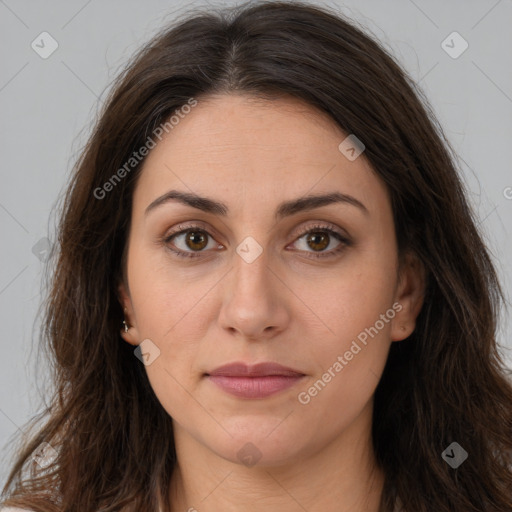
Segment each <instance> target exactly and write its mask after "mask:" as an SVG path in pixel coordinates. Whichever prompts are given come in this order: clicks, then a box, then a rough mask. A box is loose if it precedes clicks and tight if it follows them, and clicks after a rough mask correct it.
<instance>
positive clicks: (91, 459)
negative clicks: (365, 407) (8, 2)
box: [3, 1, 512, 512]
mask: <svg viewBox="0 0 512 512" xmlns="http://www.w3.org/2000/svg"><path fill="white" fill-rule="evenodd" d="M235 91H236V92H242V93H245V94H247V95H253V96H259V97H262V98H276V97H279V96H281V95H291V96H294V97H296V98H299V99H302V100H303V101H305V102H307V103H308V104H310V105H312V106H314V107H316V108H317V109H318V110H320V111H323V112H326V113H327V114H328V115H330V117H331V118H332V119H333V120H334V121H335V122H336V123H337V124H338V125H339V126H340V127H341V128H342V129H343V130H344V131H345V132H347V133H351V134H352V133H353V134H356V136H357V137H358V138H359V139H360V140H361V141H362V142H363V143H364V145H365V147H366V149H365V153H364V154H365V156H366V158H367V159H368V160H369V162H370V163H371V165H372V167H373V169H374V170H375V172H376V173H377V175H378V176H379V177H380V179H382V180H383V182H384V183H385V184H386V185H387V188H388V190H389V194H390V197H391V202H392V208H393V213H394V220H395V228H396V233H397V238H398V244H399V251H400V254H404V252H405V251H413V252H414V253H415V254H416V255H417V256H418V257H419V259H420V260H421V261H422V263H423V264H424V266H425V269H426V275H427V289H426V295H425V302H424V306H423V309H422V311H421V313H420V315H419V318H418V321H417V327H416V330H415V332H414V333H413V334H412V335H411V336H410V337H409V338H408V339H407V340H406V341H403V342H396V343H393V344H392V347H391V351H390V353H389V358H388V361H387V364H386V367H385V370H384V373H383V376H382V378H381V381H380V383H379V385H378V387H377V390H376V395H375V405H374V420H373V421H374V422H373V431H372V432H373V441H374V448H375V452H376V457H377V461H378V464H379V465H380V466H381V467H382V469H383V470H384V473H385V478H386V480H385V485H384V490H383V495H382V502H381V507H380V511H381V512H391V511H393V510H394V506H395V504H396V503H400V502H401V504H402V505H403V508H404V510H406V511H408V512H427V511H428V512H431V511H432V510H435V511H437V512H470V511H475V512H477V511H478V512H481V511H483V510H485V511H497V512H498V511H499V512H510V511H511V510H512V455H511V454H512V387H511V384H510V382H509V381H508V380H507V377H506V371H507V370H506V368H505V365H504V362H503V360H502V359H501V358H500V355H499V352H498V346H497V342H496V330H497V325H498V320H499V318H498V314H499V312H500V309H501V306H502V304H503V295H502V292H501V290H500V286H499V283H498V280H497V277H496V273H495V270H494V267H493V263H492V261H491V259H490V257H489V253H488V251H487V249H486V247H485V245H484V244H483V242H482V237H481V235H480V233H479V231H478V229H477V222H476V219H475V216H474V214H473V213H472V211H471V210H470V208H469V206H468V203H467V200H466V197H465V190H464V187H463V184H462V183H461V180H460V178H459V177H458V174H457V170H456V164H455V163H454V162H455V161H456V158H455V157H454V156H453V154H454V152H453V150H452V149H451V148H450V145H449V143H448V142H447V141H446V139H445V137H444V135H443V132H442V129H441V127H440V126H439V124H438V122H437V121H436V120H435V117H434V115H433V113H432V110H431V108H430V107H429V106H428V102H427V100H426V99H425V97H424V95H423V94H422V92H421V90H419V89H418V87H417V86H416V85H415V84H414V82H413V81H412V80H411V79H410V78H409V77H408V76H407V74H406V73H405V72H404V71H403V70H402V69H401V68H400V66H399V65H398V64H397V63H396V62H395V60H394V59H393V58H392V57H390V56H389V55H388V54H387V53H386V52H385V51H384V50H383V49H382V48H381V46H380V45H379V44H378V43H377V42H375V41H374V40H372V39H371V38H369V37H368V36H367V35H366V34H365V33H364V32H363V31H362V30H361V29H359V28H357V27H355V26H354V24H353V23H352V22H350V21H347V20H345V19H344V18H342V17H341V16H340V15H339V14H337V13H334V12H331V11H330V10H328V9H326V8H318V7H315V6H313V5H310V4H306V3H301V2H273V1H265V2H262V3H257V4H254V3H253V2H251V3H250V5H247V4H246V5H242V6H238V7H236V8H230V9H227V10H220V11H219V12H217V13H211V12H202V11H200V12H194V13H193V15H190V16H188V17H187V18H186V19H181V20H178V21H177V22H175V23H174V24H173V26H172V27H170V28H167V29H166V30H165V31H163V32H162V33H161V34H159V35H158V36H157V37H156V38H154V40H152V41H151V42H150V43H149V44H147V45H146V46H145V47H144V48H143V49H142V50H140V51H139V53H138V54H137V55H136V56H135V58H134V60H133V62H132V63H131V65H130V66H129V67H128V68H127V69H126V70H125V71H124V72H123V73H122V74H121V76H119V78H118V79H117V81H116V83H115V84H114V87H113V89H112V91H111V93H110V96H109V98H108V100H107V101H106V103H105V106H104V108H103V111H102V114H101V116H100V118H99V120H98V122H97V125H96V127H95V129H94V132H93V133H92V135H91V137H90V139H89V142H88V144H87V146H86V148H85V150H84V151H83V153H82V156H81V158H80V160H79V161H78V163H77V165H76V168H75V172H74V174H73V177H72V180H71V182H70V184H69V189H68V190H67V192H66V195H65V198H64V202H63V206H62V213H61V221H60V224H59V236H58V249H59V250H58V251H56V255H57V257H56V259H55V260H54V261H53V269H52V275H53V278H52V281H51V289H50V290H51V291H50V293H49V297H48V300H47V302H46V309H45V323H44V330H43V341H44V342H45V343H47V347H48V351H49V354H50V355H51V358H52V369H53V370H52V379H53V382H54V383H55V390H54V395H53V397H52V400H51V405H50V406H49V407H48V409H47V410H46V411H45V414H44V416H47V418H46V421H45V423H44V425H43V426H42V427H40V428H38V429H37V433H36V434H34V435H32V436H31V437H30V439H29V441H27V442H26V443H25V445H24V447H23V449H21V450H20V453H18V456H17V460H16V461H15V463H14V466H13V468H12V471H11V472H10V475H9V477H8V480H7V483H6V484H5V487H4V489H3V496H4V497H5V498H6V500H5V502H4V504H5V505H13V506H25V507H28V508H31V509H33V510H36V511H44V512H50V511H66V512H71V511H79V512H96V511H98V510H102V511H104V512H107V511H114V510H122V511H132V510H133V511H135V510H136V511H138V512H146V511H147V512H149V511H155V510H158V507H159V506H160V507H162V510H163V511H164V510H170V503H169V485H170V481H171V476H172V471H173V468H174V466H175V463H176V454H175V448H174V443H173V432H172V423H171V418H170V417H169V415H168V414H167V413H166V412H165V410H164V408H163V407H162V406H161V404H160V403H159V402H158V400H157V399H156V397H155V395H154V393H153V391H152V388H151V386H150V384H149V381H148V379H147V376H146V372H145V370H144V366H143V365H142V364H141V362H140V361H139V360H138V359H137V358H136V357H134V354H133V347H131V346H130V345H128V344H127V343H125V342H122V339H121V337H120V333H119V330H120V327H121V321H122V319H123V311H122V309H121V306H120V304H119V300H118V296H117V285H118V283H119V281H120V279H122V278H123V263H122V262H123V251H124V249H125V245H126V237H127V233H128V229H129V219H130V215H131V201H132V195H133V190H134V187H135V183H136V179H137V176H138V173H139V171H140V168H141V165H140V163H138V164H137V165H134V166H133V169H132V168H129V169H128V168H126V167H125V170H126V171H127V172H126V173H124V174H123V176H122V179H119V180H115V181H110V183H111V186H110V187H106V186H105V183H107V182H109V180H112V177H113V176H114V175H115V174H116V173H118V170H119V169H120V168H122V167H123V166H124V165H125V164H126V162H128V161H129V159H130V158H131V157H132V155H133V152H134V151H136V150H138V149H139V148H141V147H142V146H144V145H145V144H146V141H147V140H148V136H150V135H151V134H152V133H154V130H155V129H156V128H157V127H158V126H159V125H160V124H162V123H164V122H165V121H166V120H168V119H169V118H170V116H171V115H173V113H174V112H175V111H176V110H178V109H180V108H182V107H183V106H184V105H186V104H187V103H190V100H191V98H194V99H195V100H196V101H201V97H205V95H208V94H212V93H227V94H229V93H230V92H235ZM117 175H118V176H119V173H118V174H117ZM100 189H101V190H103V191H106V190H107V189H108V193H105V194H103V192H102V193H99V192H98V190H100ZM95 191H96V193H95ZM452 442H457V443H458V444H459V445H460V446H461V447H462V448H464V449H465V450H466V451H467V452H468V453H469V456H468V458H467V460H465V461H464V463H463V464H462V465H461V466H460V467H458V468H457V469H454V468H452V467H451V466H450V465H449V464H447V462H446V461H445V460H443V457H442V456H441V453H442V452H443V451H444V450H445V449H446V448H447V447H448V446H449V445H450V444H451V443H452ZM41 443H49V445H50V446H51V447H52V449H54V450H56V454H57V455H56V457H55V459H54V461H53V463H52V464H50V465H49V466H48V467H46V468H44V470H41V469H40V467H39V465H37V464H34V462H33V459H32V455H33V454H34V452H35V451H36V450H37V449H38V448H39V447H40V446H41ZM45 446H46V445H45Z"/></svg>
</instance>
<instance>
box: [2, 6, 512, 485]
mask: <svg viewBox="0 0 512 512" xmlns="http://www.w3.org/2000/svg"><path fill="white" fill-rule="evenodd" d="M235 3H236V2H218V1H217V2H212V3H205V2H189V3H187V2H180V1H158V0H151V1H144V2H142V1H138V2H137V1H133V0H131V1H120V0H117V1H113V0H110V1H99V0H89V1H86V0H74V1H46V2H37V1H35V0H34V1H29V0H0V34H1V35H0V37H1V43H2V44H0V54H1V62H2V65H1V67H0V112H1V114H0V115H1V119H2V130H1V138H0V144H1V161H0V169H1V171H0V172H1V180H0V183H1V187H0V235H1V239H2V250H1V258H2V259H1V265H0V322H1V328H2V333H3V334H2V338H1V344H2V345H1V348H2V351H3V357H2V358H1V360H0V365H1V371H0V379H1V381H0V393H1V394H0V397H1V398H0V460H1V461H2V463H1V465H0V485H3V483H4V482H5V477H6V475H7V469H8V466H9V463H8V462H7V461H8V459H9V457H10V454H11V451H12V449H13V448H14V446H15V445H14V437H13V436H14V434H15V433H16V432H18V429H21V430H22V431H25V432H26V430H27V428H26V426H25V422H26V421H27V420H28V419H29V418H30V417H32V416H33V415H34V414H35V413H37V412H38V411H39V410H41V407H42V400H43V398H44V396H45V393H46V391H45V390H46V387H45V386H48V385H49V384H48V379H47V378H45V376H46V375H47V368H46V365H45V362H44V360H43V359H42V358H40V357H37V355H38V351H37V337H38V332H39V330H38V318H37V311H38V307H39V305H40V303H41V298H42V294H41V290H42V288H41V286H42V285H41V278H42V276H43V273H44V251H45V242H44V239H45V238H46V237H48V238H49V239H50V240H54V239H55V237H54V229H53V225H54V222H53V220H54V219H52V221H51V222H49V218H50V213H51V210H52V207H53V206H54V204H55V201H56V200H57V197H58V195H59V194H60V193H61V191H62V189H63V186H64V184H65V182H66V181H67V178H68V176H69V172H70V169H71V167H72V165H73V163H74V161H75V159H76V157H77V156H78V154H79V151H80V149H81V147H82V146H83V144H84V143H85V141H86V139H87V135H88V134H89V132H90V129H91V126H92V122H93V120H94V117H95V115H96V114H97V111H98V107H99V106H100V105H101V102H102V100H103V99H104V98H105V93H106V92H107V91H108V88H109V84H110V83H111V80H112V79H113V78H114V77H115V76H116V74H117V73H118V71H119V70H120V69H121V68H122V66H123V64H124V63H125V62H126V60H127V59H128V58H129V56H130V55H131V54H132V53H133V52H134V51H135V50H136V49H137V48H138V47H139V46H140V45H141V44H142V43H144V42H145V41H147V40H148V39H149V38H150V37H151V36H152V35H153V34H154V33H155V31H157V30H158V29H159V28H161V27H162V26H163V25H164V24H165V23H166V22H170V21H172V20H173V19H174V18H175V16H176V14H180V13H182V12H183V10H184V7H185V6H186V7H187V8H188V7H191V6H206V7H208V6H212V7H215V6H226V5H234V4H235ZM312 3H317V4H319V5H322V4H321V3H320V2H312ZM323 5H328V6H336V7H337V8H338V9H339V11H340V12H341V13H343V14H346V15H348V16H350V17H351V18H353V19H355V20H358V21H359V22H360V23H362V24H363V25H364V26H365V27H367V28H368V30H369V31H371V32H372V33H373V34H374V36H375V37H376V38H378V39H379V40H380V41H382V42H383V44H384V45H385V47H386V48H387V49H388V50H389V51H390V52H392V53H393V54H394V55H395V56H396V57H397V58H398V59H399V61H400V62H401V63H402V64H403V66H404V67H405V68H406V69H407V71H408V72H409V73H410V75H411V76H412V77H413V78H414V79H415V80H416V81H419V82H420V85H421V87H422V89H423V91H424V92H425V94H426V95H427V97H428V99H429V101H430V102H431V104H432V106H433V107H434V110H435V112H436V114H437V116H438V118H439V120H440V122H441V124H442V126H443V129H444V131H445V134H446V136H447V137H448V139H449V140H450V142H451V143H452V145H453V147H454V149H455V151H456V152H457V153H458V155H459V157H460V166H461V170H462V172H463V175H464V178H465V181H466V183H467V185H468V187H469V189H470V198H471V201H472V203H473V205H474V208H475V211H476V213H477V215H478V217H479V219H480V223H481V225H482V227H483V230H484V232H485V236H486V239H487V242H488V244H489V246H490V249H491V252H492V253H493V255H494V258H495V260H496V263H497V266H498V270H499V272H500V274H501V277H502V280H503V283H504V287H505V290H506V292H507V296H508V297H510V295H511V294H510V291H511V289H512V268H511V265H512V242H511V240H510V234H511V233H512V222H511V219H512V215H511V214H512V173H511V163H510V162H511V161H512V141H511V136H512V115H511V114H512V66H511V63H512V62H511V60H512V59H511V58H510V57H511V49H512V31H511V30H510V26H511V22H512V1H511V0H499V1H497V0H478V1H476V0H473V1H468V0H451V1H449V2H447V1H446V0H434V1H430V0H429V1H428V2H427V1H426V0H424V1H421V0H414V1H413V0H388V1H382V0H380V1H379V0H360V1H357V0H347V1H343V2H342V1H338V2H335V1H330V2H325V3H324V4H323ZM45 31H46V32H48V33H50V34H51V36H52V37H53V38H54V39H55V40H56V41H57V43H58V48H57V50H56V51H55V52H54V53H53V54H52V55H50V56H49V57H48V58H46V59H43V58H41V57H40V55H39V54H38V53H36V51H34V50H33V49H32V47H31V43H32V42H33V41H34V40H35V41H36V43H38V44H39V45H40V47H41V46H42V45H43V44H42V43H41V38H40V37H38V36H39V35H40V34H41V33H42V32H45ZM453 31H457V32H458V33H459V34H460V35H461V36H462V37H463V38H464V39H465V40H466V41H467V43H468V44H469V47H468V48H467V50H466V51H465V52H464V53H462V54H461V55H460V56H459V57H458V58H452V57H451V56H450V55H448V54H447V53H446V51H445V50H444V49H443V47H442V46H441V43H442V41H443V40H445V39H446V38H447V36H448V35H449V34H451V33H452V32H453ZM45 41H46V42H45V43H44V47H45V49H46V50H48V48H49V47H50V46H49V42H48V40H47V39H46V40H45ZM447 44H449V45H450V46H453V48H452V50H451V51H452V52H453V51H457V50H459V49H460V48H461V45H460V41H457V40H456V39H454V41H453V43H452V42H451V39H450V38H449V39H448V43H447ZM42 50H43V49H42V48H41V49H40V50H39V51H42ZM41 239H43V242H40V240H41ZM34 246H36V249H34V250H33V248H34ZM508 316H509V312H505V314H504V316H503V322H502V326H501V335H500V341H501V343H502V344H504V345H507V346H508V347H509V350H508V351H507V352H506V353H505V354H504V356H505V358H506V360H507V362H508V364H509V366H511V367H512V351H511V350H510V348H512V341H511V339H512V336H511V334H512V332H511V326H510V323H509V322H508Z"/></svg>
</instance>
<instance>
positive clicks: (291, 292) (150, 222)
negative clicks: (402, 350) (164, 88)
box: [119, 95, 424, 512]
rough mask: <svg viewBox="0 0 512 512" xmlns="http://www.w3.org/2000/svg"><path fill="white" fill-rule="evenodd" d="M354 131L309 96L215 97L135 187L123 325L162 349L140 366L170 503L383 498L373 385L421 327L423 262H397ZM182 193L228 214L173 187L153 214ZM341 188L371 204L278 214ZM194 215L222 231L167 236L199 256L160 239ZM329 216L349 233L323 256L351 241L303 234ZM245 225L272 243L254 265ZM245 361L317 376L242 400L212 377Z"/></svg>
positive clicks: (280, 504) (162, 145)
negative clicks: (249, 453)
mask: <svg viewBox="0 0 512 512" xmlns="http://www.w3.org/2000/svg"><path fill="white" fill-rule="evenodd" d="M346 136H347V134H345V133H343V131H342V130H341V129H340V128H339V127H338V126H337V125H336V124H335V123H334V122H333V121H332V120H331V119H330V118H329V117H327V116H326V115H325V114H323V113H320V112H318V111H316V110H315V109H313V108H312V107H310V106H309V105H307V104H305V103H302V102H301V101H299V100H297V99H291V98H279V99H276V100H273V101H268V100H261V99H260V100H256V99H255V98H250V97H248V96H243V95H219V96H210V97H208V98H205V99H203V98H201V99H200V100H199V102H198V104H197V106H196V107H194V108H193V109H192V110H191V112H190V113H189V114H187V115H186V116H185V117H184V118H183V119H182V120H181V121H180V122H179V124H178V125H177V126H175V127H174V129H173V130H172V131H171V132H170V133H169V134H168V135H167V136H166V137H165V138H163V140H162V141H161V142H159V143H158V144H157V146H156V147H155V148H154V149H153V150H151V152H150V153H149V155H148V157H147V159H146V161H145V163H144V166H143V170H142V173H141V175H140V178H139V181H138V183H137V186H136V189H135V192H134V197H133V210H132V219H131V228H130V233H129V239H128V258H127V269H126V271H127V283H121V284H120V286H119V298H120V302H121V304H122V306H123V307H124V308H126V310H125V315H126V321H127V322H128V324H129V326H130V328H129V330H128V332H126V333H125V332H124V331H121V335H122V336H123V338H124V340H125V341H126V342H128V343H130V344H132V345H134V346H137V345H138V344H140V343H141V341H142V340H145V339H150V340H151V341H152V343H154V344H155V345H156V346H157V347H158V349H159V350H160V354H159V356H158V357H157V358H156V359H154V361H153V362H152V363H151V364H149V365H147V366H146V367H145V368H146V371H147V375H148V378H149V380H150V383H151V386H152V388H153V389H154V392H155V394H156V396H157V397H158V399H159V401H160V403H161V404H162V407H163V408H164V409H165V410H166V411H167V412H168V414H169V415H170V416H171V417H172V419H173V426H174V432H175V443H176V450H177V455H178V465H177V468H176V471H175V473H174V475H173V479H172V484H171V500H172V504H173V510H184V511H185V510H191V511H192V510H198V511H199V512H202V511H205V512H208V511H212V512H213V511H218V510H226V511H235V510H236V511H238V510H245V511H268V510H281V511H284V512H287V511H297V510H308V511H309V512H316V511H326V510H337V511H340V512H344V511H347V512H348V511H351V512H354V511H355V512H357V511H366V512H368V511H377V510H378V505H379V500H380V496H381V492H382V485H383V479H384V475H383V473H382V471H381V470H380V469H379V468H378V467H376V464H375V460H374V452H373V447H372V443H371V425H372V405H373V395H374V392H375V388H376V386H377V384H378V382H379V378H380V376H381V374H382V371H383V368H384V365H385V362H386V358H387V355H388V351H389V348H390V346H391V343H392V342H394V341H398V340H402V339H405V338H407V337H408V336H409V335H410V334H411V332H412V331H413V330H414V328H415V320H416V317H417V315H418V313H419V311H420V309H421V305H422V301H423V293H424V271H423V269H422V268H421V266H420V265H419V263H418V261H417V260H416V259H415V258H414V257H412V256H408V257H407V258H406V263H405V264H404V265H403V266H402V268H399V267H398V253H397V245H396V237H395V229H394V223H393V218H392V211H391V205H390V200H389V196H388V193H387V190H386V187H385V185H384V184H383V183H382V182H381V180H380V179H379V178H378V177H377V175H376V174H375V173H374V172H373V171H372V169H371V167H370V165H369V163H368V161H367V160H366V159H365V157H364V153H363V154H362V155H361V156H360V157H358V158H357V159H355V160H354V161H350V160H348V159H347V158H346V157H345V156H344V155H343V154H342V153H341V152H340V150H339V149H338V145H339V144H340V142H341V141H343V140H344V139H345V137H346ZM171 189H176V190H180V191H183V192H194V193H196V194H199V195H201V196H206V197H208V198H211V199H214V200H216V201H221V202H222V203H224V204H225V205H226V206H227V207H228V208H229V213H228V214H227V215H226V216H221V215H219V214H213V213H206V212H203V211H200V210H198V209H195V208H193V207H191V206H188V205H184V204H182V203H179V202H176V201H173V202H167V203H165V204H163V205H160V206H159V207H157V208H155V209H153V210H152V211H150V212H149V213H148V214H147V215H145V214H144V210H145V209H146V208H147V207H148V205H149V204H151V203H152V202H153V201H154V200H155V199H156V198H158V197H159V196H161V195H162V194H164V193H166V192H167V191H169V190H171ZM333 191H338V192H341V193H344V194H350V195H351V196H353V197H355V198H356V199H357V200H359V201H360V202H361V203H363V204H364V205H365V207H366V208H367V210H368V211H367V212H364V211H363V210H362V209H360V208H358V207H356V206H353V205H351V204H347V203H335V204H330V205H325V206H322V207H320V208H316V209H314V210H310V211H302V212H298V213H296V214H294V215H292V216H289V217H285V218H283V219H282V220H279V221H277V222H276V221H275V219H274V217H273V216H274V211H275V209H276V208H277V205H278V204H280V203H281V202H282V201H286V200H291V199H295V198H299V197H302V196H305V195H308V194H321V193H331V192H333ZM195 222H201V225H202V227H201V229H203V230H204V231H206V232H207V233H209V235H210V236H207V237H206V241H205V242H204V243H202V244H199V245H200V249H199V254H200V256H199V257H197V258H180V257H178V256H176V255H174V254H173V253H172V252H170V251H169V249H168V248H167V247H169V246H172V244H173V243H174V246H175V247H177V248H178V249H181V250H182V251H188V252H190V253H195V254H197V253H198V249H197V247H198V246H197V245H194V244H193V243H190V242H189V243H188V244H187V242H186V238H185V235H186V233H185V234H181V236H177V237H175V238H174V239H172V241H169V242H162V239H163V238H165V236H166V235H168V234H170V232H171V231H172V230H173V229H174V228H175V229H176V231H180V229H179V228H178V226H181V227H182V228H183V229H185V228H190V226H191V225H193V224H194V223H195ZM318 224H320V225H321V226H322V228H323V227H324V225H326V224H327V225H328V227H332V228H334V229H335V230H336V231H338V232H340V234H342V235H343V236H345V237H348V239H349V240H350V243H349V244H348V245H345V244H342V245H343V250H342V251H341V252H340V253H338V254H334V255H332V256H331V257H325V258H323V259H322V258H315V257H314V256H315V254H317V253H322V252H323V253H324V254H325V253H328V252H329V251H334V250H335V249H336V248H338V247H339V244H340V243H341V242H339V241H337V239H336V238H335V237H334V236H332V235H331V236H330V235H329V234H328V233H327V234H326V233H325V230H324V231H322V230H320V231H322V233H323V235H324V237H325V236H326V239H325V238H324V239H322V242H323V241H325V240H327V242H328V243H329V245H328V246H326V247H325V248H323V247H324V246H321V244H320V245H319V244H318V242H317V245H315V243H314V242H309V244H308V242H307V240H308V235H304V232H306V231H308V230H309V229H311V228H314V227H315V226H317V225H318ZM192 231H194V229H192ZM195 231H197V229H195ZM317 231H318V230H317ZM203 234H204V233H203ZM248 236H250V237H253V239H254V240H256V241H257V243H258V244H259V246H260V247H261V248H262V251H263V252H262V253H261V255H260V256H259V257H257V258H256V259H255V260H254V261H253V262H251V263H247V262H246V261H245V260H244V259H243V258H242V257H241V256H239V254H238V253H237V252H236V248H237V246H239V244H240V243H241V242H242V241H243V240H244V239H245V238H246V237H248ZM194 251H195V252H194ZM201 251H202V252H201ZM394 303H398V304H400V305H401V310H400V312H397V313H396V315H395V316H394V318H392V319H388V322H386V323H385V324H384V327H383V328H382V329H381V330H380V331H379V332H378V335H375V336H374V337H373V338H369V339H368V343H367V345H366V346H363V348H362V350H360V351H359V352H358V353H357V355H354V357H353V358H352V359H351V360H350V361H348V364H347V365H346V366H344V367H343V370H342V371H340V372H338V373H336V376H335V377H333V378H332V379H331V380H330V382H328V383H327V385H326V386H325V387H324V388H323V389H322V390H321V391H320V392H318V393H317V395H316V396H314V397H311V400H310V401H309V403H307V404H302V403H300V402H299V400H298V398H297V397H298V394H299V393H300V392H303V391H307V390H308V389H309V388H310V387H311V386H312V385H313V384H314V383H315V382H316V381H318V379H320V378H321V377H322V375H323V374H324V373H325V372H326V371H327V370H328V369H329V368H330V367H332V366H333V364H334V362H335V361H336V360H337V357H338V356H339V355H341V356H343V354H344V353H345V352H346V351H347V350H349V348H350V346H351V343H352V341H353V340H355V339H356V338H357V336H358V334H360V333H361V332H362V331H364V329H365V328H369V327H370V326H374V325H375V323H376V321H377V320H379V318H381V316H380V315H382V314H385V313H386V311H387V310H390V309H392V306H393V304H394ZM359 345H361V344H359ZM234 361H244V362H246V363H248V364H253V363H259V362H263V361H272V362H278V363H280V364H282V365H285V366H289V367H292V368H295V369H297V370H300V372H301V373H303V374H305V377H303V378H302V380H301V381H299V382H298V383H297V384H296V385H294V386H292V387H291V388H289V389H287V390H285V391H283V392H280V393H278V394H276V395H273V396H271V397H268V398H265V399H244V398H236V397H233V396H231V395H229V394H227V393H226V392H224V391H223V390H221V389H219V388H218V387H217V386H215V385H214V384H212V383H211V382H210V381H209V380H208V378H206V377H205V375H204V374H205V373H206V372H208V371H211V370H213V369H214V368H217V367H219V366H221V365H223V364H226V363H229V362H234ZM151 435H158V433H157V432H154V433H152V434H151ZM246 443H252V445H251V447H252V446H254V447H256V449H257V451H256V449H255V448H251V450H253V455H254V457H255V458H257V457H260V458H259V460H258V462H257V463H256V464H255V465H252V466H249V465H247V464H244V462H243V461H242V460H240V459H239V457H238V456H237V453H238V451H239V450H240V449H241V448H242V447H243V446H244V445H246ZM256 454H257V455H256ZM174 507H176V508H174Z"/></svg>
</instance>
